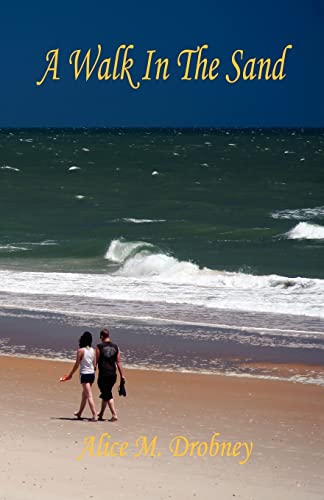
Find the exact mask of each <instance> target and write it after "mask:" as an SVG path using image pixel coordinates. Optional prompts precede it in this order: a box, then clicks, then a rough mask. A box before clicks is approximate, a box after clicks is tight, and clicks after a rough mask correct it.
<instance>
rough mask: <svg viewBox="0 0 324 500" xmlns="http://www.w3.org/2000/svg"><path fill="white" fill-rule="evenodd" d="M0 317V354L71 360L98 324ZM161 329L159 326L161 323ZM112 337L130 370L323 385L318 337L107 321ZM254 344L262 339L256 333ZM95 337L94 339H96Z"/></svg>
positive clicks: (81, 320)
mask: <svg viewBox="0 0 324 500" xmlns="http://www.w3.org/2000/svg"><path fill="white" fill-rule="evenodd" d="M2 311H3V312H4V315H3V316H1V328H0V333H1V338H0V356H1V355H9V356H13V357H16V358H24V357H26V358H30V359H33V358H36V359H40V358H41V359H44V360H53V361H57V360H59V361H60V362H61V361H63V362H64V361H70V360H74V358H75V350H76V347H77V339H78V338H79V336H80V332H81V331H82V330H89V327H90V331H92V332H93V335H94V340H93V344H94V345H95V343H96V342H97V334H98V332H99V329H100V327H102V325H103V323H102V322H101V321H100V319H99V318H98V320H97V321H96V322H95V323H91V324H90V325H89V323H88V322H87V318H82V317H80V318H79V319H76V318H70V317H69V316H66V315H64V314H60V315H57V314H56V315H53V314H51V313H47V314H46V315H44V314H43V315H41V316H38V315H37V314H35V312H34V313H33V315H32V316H31V317H30V316H28V317H26V316H24V314H26V312H25V311H24V310H22V311H19V310H18V309H17V310H16V311H12V313H10V315H7V314H6V311H5V309H2ZM0 312H1V311H0ZM163 328H164V327H163ZM109 329H110V331H111V335H112V339H113V341H115V342H116V343H117V345H119V347H120V349H121V352H122V362H123V364H125V366H127V367H128V368H130V369H135V370H136V369H140V370H143V371H153V370H155V371H158V372H178V373H191V374H208V375H209V374H210V375H216V376H222V377H230V378H244V379H254V378H256V379H273V380H284V381H289V382H298V383H310V384H312V385H319V386H321V385H322V386H324V358H323V348H324V344H323V342H324V338H323V340H321V339H320V340H318V343H317V344H316V343H315V341H312V345H309V344H305V345H304V347H298V348H294V347H293V346H291V347H289V346H282V345H281V344H280V343H279V342H278V345H276V342H277V340H276V339H273V345H271V346H269V345H267V344H266V342H265V345H262V344H261V345H253V339H254V337H253V338H252V341H251V344H250V343H249V344H246V343H240V336H238V337H237V338H236V337H228V336H227V335H226V336H224V335H223V334H222V332H219V331H218V330H217V329H212V330H210V329H209V330H206V331H205V330H200V331H199V332H197V333H198V335H197V338H195V335H194V334H195V331H194V330H190V331H188V330H186V329H185V328H184V327H183V328H181V327H180V326H176V327H174V328H172V329H170V330H163V329H162V330H161V329H160V326H159V325H158V324H154V323H152V324H148V323H145V324H144V323H135V322H128V323H124V322H120V321H116V322H110V324H109ZM259 340H260V342H263V338H261V337H260V339H259ZM98 341H99V337H98Z"/></svg>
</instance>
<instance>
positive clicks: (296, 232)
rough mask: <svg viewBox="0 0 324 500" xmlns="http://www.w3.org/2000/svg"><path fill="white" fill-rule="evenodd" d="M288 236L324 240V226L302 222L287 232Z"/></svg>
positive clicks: (298, 238) (290, 237)
mask: <svg viewBox="0 0 324 500" xmlns="http://www.w3.org/2000/svg"><path fill="white" fill-rule="evenodd" d="M286 237H287V238H289V239H291V240H323V239H324V226H320V225H318V224H309V223H308V222H300V223H299V224H297V226H295V227H294V228H293V229H291V230H290V231H288V233H286Z"/></svg>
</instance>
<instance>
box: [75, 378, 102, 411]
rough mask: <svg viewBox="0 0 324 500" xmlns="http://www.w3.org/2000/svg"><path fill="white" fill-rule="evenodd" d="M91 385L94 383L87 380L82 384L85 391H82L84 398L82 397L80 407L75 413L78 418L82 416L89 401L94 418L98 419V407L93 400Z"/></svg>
mask: <svg viewBox="0 0 324 500" xmlns="http://www.w3.org/2000/svg"><path fill="white" fill-rule="evenodd" d="M91 385H92V384H89V382H87V383H86V384H82V387H83V391H82V399H81V404H80V409H79V411H78V412H77V413H75V415H76V416H77V417H78V418H81V415H82V412H83V410H84V408H85V405H86V403H87V401H88V403H89V406H90V410H91V413H92V419H93V420H97V411H96V407H95V404H94V401H93V396H92V391H91Z"/></svg>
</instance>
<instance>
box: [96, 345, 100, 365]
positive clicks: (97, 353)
mask: <svg viewBox="0 0 324 500" xmlns="http://www.w3.org/2000/svg"><path fill="white" fill-rule="evenodd" d="M99 357H100V351H99V347H98V346H97V347H96V366H97V364H98V361H99Z"/></svg>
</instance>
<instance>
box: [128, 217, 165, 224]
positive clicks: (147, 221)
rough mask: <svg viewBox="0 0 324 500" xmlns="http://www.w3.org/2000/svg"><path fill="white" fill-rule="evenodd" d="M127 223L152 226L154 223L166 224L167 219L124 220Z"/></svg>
mask: <svg viewBox="0 0 324 500" xmlns="http://www.w3.org/2000/svg"><path fill="white" fill-rule="evenodd" d="M122 220H123V221H125V222H133V224H150V223H153V222H166V220H165V219H135V218H131V217H130V218H127V217H125V218H124V219H122Z"/></svg>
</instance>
